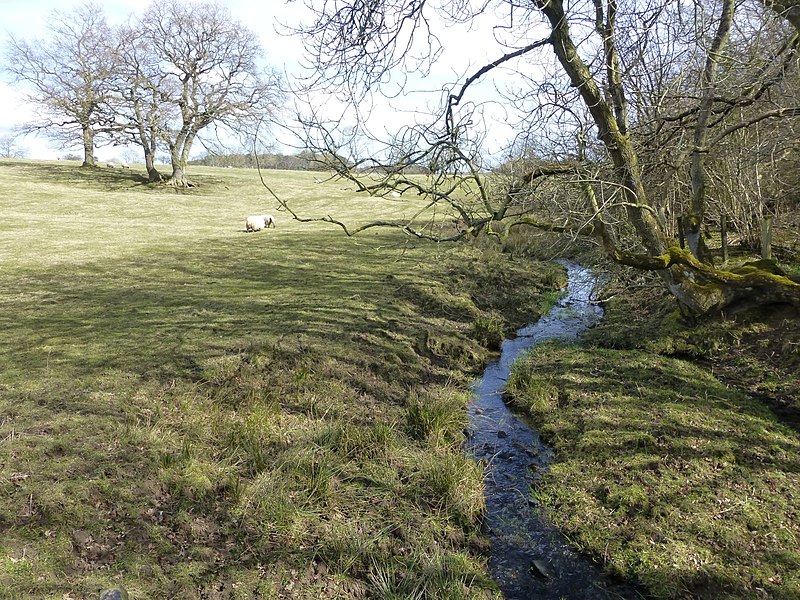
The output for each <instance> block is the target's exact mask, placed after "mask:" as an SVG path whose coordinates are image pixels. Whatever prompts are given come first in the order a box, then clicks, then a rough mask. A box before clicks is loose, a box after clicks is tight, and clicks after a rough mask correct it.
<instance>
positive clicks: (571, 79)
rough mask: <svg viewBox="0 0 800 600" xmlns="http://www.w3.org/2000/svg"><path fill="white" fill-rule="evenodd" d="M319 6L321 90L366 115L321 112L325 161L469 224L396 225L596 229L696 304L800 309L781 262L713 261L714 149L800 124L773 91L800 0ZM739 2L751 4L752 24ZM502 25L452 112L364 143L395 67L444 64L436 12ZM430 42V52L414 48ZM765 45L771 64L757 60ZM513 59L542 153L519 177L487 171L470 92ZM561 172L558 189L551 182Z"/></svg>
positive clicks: (514, 104) (512, 70) (786, 60)
mask: <svg viewBox="0 0 800 600" xmlns="http://www.w3.org/2000/svg"><path fill="white" fill-rule="evenodd" d="M308 5H309V8H310V9H311V10H312V11H314V12H315V16H316V18H315V21H314V22H313V23H312V24H311V25H309V26H308V27H305V28H303V29H302V30H301V32H300V33H302V35H303V36H304V39H305V40H306V47H307V51H308V56H309V57H310V58H311V60H312V61H313V62H314V64H315V67H316V71H315V75H314V76H313V77H312V78H311V79H309V80H308V81H309V84H310V85H311V86H316V88H317V89H330V90H335V91H336V92H338V93H339V95H340V98H341V99H342V100H347V101H350V102H351V104H352V105H353V106H354V108H353V110H352V112H351V113H350V115H356V118H355V121H356V122H355V124H353V122H351V121H352V119H351V120H350V121H348V120H347V118H342V117H334V118H332V119H329V120H327V121H326V120H324V119H322V118H320V117H319V116H318V115H315V114H312V115H311V116H310V117H307V118H305V119H303V121H302V123H303V125H304V131H305V141H306V143H307V144H308V145H309V146H310V147H311V148H313V149H315V150H316V151H317V152H318V153H322V152H323V151H325V152H326V154H325V155H326V156H330V157H339V156H349V159H348V160H332V161H331V163H330V166H331V167H332V168H333V169H334V171H335V172H336V173H337V175H338V176H341V177H345V178H348V179H350V180H351V181H353V182H354V184H355V185H356V186H357V187H358V189H360V190H362V191H364V192H368V193H372V194H386V193H389V191H390V190H396V191H399V192H401V193H405V192H406V191H409V190H413V192H414V193H415V194H421V195H423V196H424V197H426V198H427V199H428V202H429V204H428V206H430V207H438V208H439V209H440V212H439V214H441V213H442V212H446V213H448V214H451V215H452V217H453V219H454V220H455V221H456V225H457V227H456V228H455V229H450V230H447V231H442V230H441V229H440V230H436V231H435V230H434V229H433V228H432V226H431V221H424V222H423V221H421V220H420V219H418V218H417V219H416V221H411V220H408V221H405V222H403V223H393V225H394V226H398V227H402V228H403V229H404V230H406V231H407V232H409V233H411V234H414V235H419V236H421V237H431V238H438V239H457V238H458V237H460V236H462V235H465V234H467V233H481V232H486V233H490V234H494V235H500V236H504V235H507V234H508V232H509V231H511V230H512V229H513V228H515V227H519V226H523V225H525V226H534V227H539V228H542V229H547V230H550V231H558V232H563V233H569V234H571V235H585V236H591V237H592V238H594V239H596V240H598V241H599V243H601V244H602V245H603V247H604V248H605V249H606V251H607V253H608V254H609V256H611V257H612V258H613V259H614V260H616V261H618V262H620V263H623V264H626V265H630V266H632V267H635V268H639V269H648V270H656V271H657V272H658V273H659V274H660V275H661V277H662V279H663V281H664V283H665V285H666V286H667V287H668V288H669V289H670V291H672V293H673V294H674V295H675V296H676V297H677V298H678V299H679V301H680V302H681V303H682V304H683V305H685V306H686V307H688V308H690V309H691V310H693V311H696V312H709V311H714V310H720V309H722V308H725V307H726V306H729V305H731V304H735V303H739V302H751V303H756V304H758V303H768V302H790V303H793V304H795V305H800V285H798V284H797V283H795V282H793V281H792V280H790V279H789V278H787V277H785V276H783V275H782V274H780V273H779V272H778V271H776V270H775V269H768V270H762V269H758V268H751V269H749V270H748V271H749V272H740V271H735V270H724V269H721V268H715V267H714V266H713V265H712V264H710V260H709V256H708V255H707V253H705V252H704V251H703V245H702V236H701V232H702V230H703V228H704V227H707V226H708V219H709V216H708V212H709V211H708V206H709V203H710V202H712V201H714V200H715V199H716V198H715V196H716V189H714V182H713V177H712V175H711V174H710V173H709V170H710V169H709V167H710V165H712V164H713V163H712V162H711V159H712V158H713V157H715V156H716V149H717V148H718V147H721V146H722V143H723V142H724V141H726V140H727V139H729V138H730V136H731V135H733V134H735V133H736V132H737V131H741V130H746V129H748V128H750V127H751V126H753V125H754V124H756V123H762V122H764V123H766V122H769V123H774V122H776V120H777V119H783V120H786V119H795V121H791V122H796V118H797V116H798V115H800V107H798V106H797V105H796V104H794V105H793V104H791V103H790V104H786V103H781V104H778V105H776V104H774V101H775V99H776V95H775V94H773V93H771V92H772V91H774V90H775V89H777V88H778V87H779V86H780V84H781V82H782V81H784V80H785V78H786V77H787V76H788V75H789V74H791V73H792V72H794V71H795V70H796V69H797V46H798V41H797V40H798V37H797V26H798V22H797V18H798V11H800V5H798V4H796V2H795V0H781V1H780V2H771V1H770V0H764V1H763V3H761V4H753V3H749V4H748V3H747V2H742V3H738V4H737V3H735V2H734V1H733V0H719V2H717V3H701V2H695V3H694V4H691V3H690V4H676V3H667V2H663V3H660V2H649V3H648V2H641V1H639V0H627V1H621V0H591V1H590V0H586V1H584V2H580V1H579V2H574V3H570V4H569V5H567V4H566V3H563V2H562V0H532V1H531V2H528V3H524V2H523V3H519V2H509V1H508V0H495V1H490V2H479V3H476V4H472V3H470V2H469V1H466V2H460V3H444V4H441V5H433V4H430V3H427V2H424V1H423V0H381V1H378V2H369V3H361V2H350V1H348V0H328V1H327V2H323V3H322V4H318V3H309V4H308ZM745 9H746V10H745ZM737 11H743V16H742V18H741V19H740V20H738V21H737V19H736V15H737ZM778 19H781V20H784V19H785V20H784V21H782V22H783V25H780V24H779V25H776V26H773V25H774V23H775V22H776V20H778ZM487 20H488V21H490V22H491V23H492V25H493V26H494V32H495V40H496V42H497V55H496V58H495V59H494V60H492V61H490V62H488V63H487V64H485V65H484V66H482V67H480V68H477V69H474V70H472V71H471V72H469V73H467V74H465V75H464V76H463V77H462V78H461V79H460V80H458V81H456V82H454V83H453V84H452V85H451V86H449V87H447V88H445V93H444V94H442V97H443V99H444V102H443V103H442V105H441V109H440V111H439V112H437V113H435V114H433V115H432V117H433V118H432V119H431V120H430V121H429V122H428V123H419V122H418V123H415V124H414V125H411V126H409V127H408V128H407V129H405V130H403V131H402V132H401V134H400V135H396V136H394V137H393V139H391V140H386V141H384V145H383V147H382V151H381V152H372V153H371V155H370V156H369V158H360V157H363V156H364V155H363V154H358V151H357V148H358V147H359V145H362V146H363V144H364V143H365V142H363V141H359V140H358V139H357V138H358V136H359V135H360V134H362V133H364V134H367V137H368V138H369V135H368V131H367V129H366V128H365V126H364V123H363V121H361V120H360V119H358V118H357V116H358V115H360V113H359V110H363V106H364V105H365V104H366V102H365V101H368V100H369V99H370V98H371V97H372V95H374V94H380V93H382V92H385V91H386V90H387V89H389V88H388V86H390V85H391V82H392V81H393V80H392V75H393V74H394V73H395V72H397V71H399V72H400V73H401V77H402V76H406V77H408V76H409V75H410V73H411V72H412V71H413V70H420V69H422V70H425V69H430V68H431V65H432V64H433V62H434V61H435V60H436V57H437V56H438V54H439V52H440V51H441V49H442V47H441V45H440V44H441V42H440V39H439V38H438V37H437V36H436V32H435V31H434V29H433V28H434V24H435V23H437V22H439V23H442V22H443V23H445V24H455V23H469V24H473V25H474V26H475V27H477V25H478V24H479V23H483V22H485V21H487ZM786 20H788V22H789V23H788V24H787V23H786ZM757 24H758V25H757ZM754 31H755V32H757V33H758V35H755V36H754V35H753V33H754ZM761 31H767V32H768V33H769V35H761V33H760V32H761ZM419 38H421V39H422V40H423V43H424V45H425V47H426V49H427V51H424V50H423V51H420V50H419V48H418V47H415V46H413V40H415V39H419ZM759 44H762V45H761V46H759ZM414 50H416V51H414ZM757 53H761V57H762V60H756V59H755V58H754V56H753V55H755V54H757ZM767 56H769V60H763V59H764V58H766V57H767ZM415 57H416V58H415ZM751 59H752V60H751ZM776 59H777V62H776ZM744 66H747V68H746V69H745V68H743V67H744ZM501 70H502V71H503V72H504V73H505V74H506V75H507V76H508V75H509V74H510V75H511V76H513V78H514V83H513V84H510V85H507V86H506V88H505V89H501V88H500V87H499V86H498V89H497V94H498V97H500V98H501V99H502V100H504V101H505V107H504V108H505V109H506V111H507V112H506V114H507V115H509V114H512V115H516V118H517V136H516V139H515V140H514V142H513V148H514V150H515V151H517V152H519V150H520V149H522V155H524V156H528V157H529V158H528V159H527V160H524V161H520V162H519V163H517V167H516V168H513V169H510V170H508V171H507V172H506V173H505V176H504V177H498V176H491V177H487V176H486V170H487V163H486V162H485V159H484V158H483V154H482V151H481V150H482V144H483V141H484V139H485V136H486V131H487V128H486V127H484V129H481V128H480V125H481V124H482V123H484V122H485V121H484V120H483V119H482V114H483V106H482V105H481V103H480V102H478V101H475V100H470V98H471V94H472V95H473V96H474V92H475V88H476V86H477V84H478V83H479V82H480V81H482V80H485V79H487V78H488V77H490V76H491V75H492V74H493V73H496V72H499V71H501ZM754 82H755V83H754ZM395 93H396V92H395ZM767 100H768V102H767ZM770 102H771V103H773V105H772V106H770V105H769V103H770ZM343 125H345V126H346V127H343ZM487 127H488V126H487ZM378 141H379V139H378V138H377V137H375V136H373V137H371V138H369V141H368V142H367V143H369V144H371V145H372V147H373V148H375V147H376V144H377V143H378ZM376 156H379V157H381V158H376ZM516 156H519V154H517V155H516ZM420 165H426V166H429V167H430V166H432V167H433V169H432V176H431V177H428V178H420V177H410V176H408V173H409V172H410V170H411V169H412V167H413V166H420ZM552 178H557V179H558V181H559V182H560V183H559V184H558V185H557V186H552V185H545V182H546V181H548V180H549V179H552ZM555 188H558V190H557V192H556V193H555V194H554V193H553V190H554V189H555ZM668 188H671V190H672V194H673V205H672V208H673V210H675V209H679V210H680V212H683V213H685V214H684V216H685V219H684V223H686V224H687V228H686V233H688V234H689V235H688V237H689V241H690V246H691V248H692V251H691V252H690V251H685V250H683V249H681V248H680V247H678V244H677V242H676V240H675V239H674V238H673V237H672V235H671V234H672V229H671V227H670V225H669V224H668V222H667V219H666V215H667V210H666V209H667V208H669V207H668V206H665V203H664V198H665V197H666V196H667V194H666V193H665V192H666V190H667V189H668ZM565 189H569V190H571V193H570V194H569V195H567V194H564V190H565ZM465 190H468V193H465ZM709 190H713V191H714V194H713V195H712V194H710V193H709ZM545 192H546V194H545V196H547V198H550V199H553V198H557V199H558V200H559V202H558V203H552V202H551V203H550V206H548V207H546V209H547V210H545V207H543V205H542V203H541V202H540V199H541V195H542V194H543V193H545ZM442 208H446V210H445V211H442V210H441V209H442ZM553 217H557V218H555V219H554V218H553ZM323 220H328V221H331V222H336V221H335V220H334V219H332V218H330V217H324V218H323ZM342 225H343V224H342ZM374 225H376V224H368V225H366V226H362V227H361V228H359V229H363V228H364V227H370V226H374ZM426 228H427V229H426ZM348 231H349V230H348ZM349 232H350V233H352V231H349Z"/></svg>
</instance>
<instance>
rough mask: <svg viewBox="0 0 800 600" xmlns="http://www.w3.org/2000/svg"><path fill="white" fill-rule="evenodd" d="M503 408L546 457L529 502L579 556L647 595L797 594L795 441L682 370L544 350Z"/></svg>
mask: <svg viewBox="0 0 800 600" xmlns="http://www.w3.org/2000/svg"><path fill="white" fill-rule="evenodd" d="M509 391H510V393H511V397H512V398H513V402H514V403H516V404H518V405H519V406H520V407H522V408H524V409H526V410H527V411H528V412H530V414H531V415H532V416H533V417H534V418H535V420H536V422H537V423H538V425H539V427H540V430H541V432H542V433H543V435H544V436H545V438H546V439H547V440H548V442H549V443H551V444H552V445H553V447H554V449H555V454H556V461H555V463H554V464H553V465H552V467H551V468H550V470H549V471H548V472H547V473H546V474H544V476H543V477H542V479H541V481H540V482H539V483H538V485H537V488H536V491H535V495H536V496H537V498H538V499H539V501H540V502H541V504H542V505H543V506H544V507H545V510H546V513H547V515H548V516H549V517H550V518H551V519H552V520H553V521H554V522H555V523H556V524H557V525H558V526H559V527H560V528H562V529H563V530H564V531H565V532H566V533H567V535H568V536H569V537H570V539H571V540H572V541H573V542H574V543H576V544H577V545H578V547H580V548H581V549H582V550H584V551H586V552H588V553H590V554H591V555H593V556H594V557H596V558H597V559H598V560H599V561H601V562H602V563H604V564H605V565H606V566H607V567H608V568H609V569H611V570H612V571H613V572H615V573H617V574H619V575H621V576H623V577H627V578H632V579H635V580H638V581H641V582H642V583H643V584H644V585H645V586H646V587H647V589H648V590H649V591H650V593H652V595H653V596H654V597H655V598H775V599H786V600H788V599H790V598H797V597H800V577H798V573H800V568H799V567H800V550H798V548H800V543H799V542H800V521H798V519H797V498H798V491H800V437H798V435H797V432H796V431H794V430H792V429H790V428H789V427H787V426H786V425H784V424H782V423H781V422H779V421H778V420H777V419H776V417H775V416H774V415H773V414H772V413H771V412H770V411H769V410H768V409H767V408H765V406H764V405H763V404H762V403H760V402H758V401H756V400H753V399H750V398H748V397H746V396H745V395H743V394H742V393H741V392H738V391H736V390H734V389H731V388H728V387H726V386H725V385H723V384H721V383H720V382H718V381H717V380H716V379H714V378H713V377H712V376H711V375H710V374H709V373H708V372H707V371H704V370H703V369H701V368H698V367H697V366H694V365H692V364H690V363H688V362H685V361H682V360H678V359H673V358H666V357H663V356H658V355H655V354H652V353H649V352H645V351H641V350H614V349H602V348H598V347H586V348H581V347H577V346H569V345H562V344H558V343H550V344H547V345H545V346H542V347H537V348H536V349H535V350H534V351H533V352H531V354H530V355H529V357H528V358H526V359H525V361H524V362H521V363H518V364H517V367H516V368H515V370H514V373H513V376H512V378H511V381H510V382H509Z"/></svg>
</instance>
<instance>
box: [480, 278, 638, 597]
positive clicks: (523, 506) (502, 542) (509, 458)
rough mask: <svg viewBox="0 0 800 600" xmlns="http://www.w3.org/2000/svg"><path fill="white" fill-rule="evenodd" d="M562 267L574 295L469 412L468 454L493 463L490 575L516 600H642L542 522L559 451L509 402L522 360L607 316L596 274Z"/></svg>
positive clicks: (526, 338)
mask: <svg viewBox="0 0 800 600" xmlns="http://www.w3.org/2000/svg"><path fill="white" fill-rule="evenodd" d="M562 264H563V265H564V266H565V267H566V268H567V271H568V276H569V283H568V287H567V294H566V296H565V297H564V298H563V299H562V300H561V301H560V302H559V303H558V305H556V306H555V307H554V308H553V310H551V311H550V313H549V314H547V315H546V316H544V317H542V318H541V319H540V320H539V321H538V322H536V323H535V324H533V325H530V326H528V327H524V328H522V329H520V330H519V331H518V332H517V337H516V338H514V339H511V340H506V341H504V342H503V347H502V352H501V355H500V359H499V360H498V361H497V362H493V363H491V364H490V365H489V366H488V367H487V368H486V371H485V373H484V376H483V379H482V380H481V381H480V383H479V384H477V385H476V387H475V389H474V393H473V395H474V400H473V403H472V405H471V406H470V409H469V430H470V432H471V437H470V439H469V440H468V442H467V452H468V453H469V454H470V455H471V456H473V457H475V458H476V459H477V460H485V461H486V462H487V463H488V473H487V479H486V487H485V492H484V493H485V496H486V508H487V515H486V523H485V527H486V530H487V533H488V535H489V537H490V539H491V541H492V555H491V558H490V560H489V568H490V571H491V574H492V576H493V577H494V579H495V580H496V581H497V583H498V585H499V586H500V589H501V590H502V591H503V594H504V595H505V597H506V598H508V599H509V600H534V599H536V600H538V599H541V600H561V599H565V600H593V599H606V598H615V599H619V598H630V599H635V598H641V595H640V594H637V593H636V592H635V591H634V590H632V589H630V588H629V587H627V586H624V585H621V584H619V583H615V582H613V581H611V580H610V579H609V578H608V577H606V576H605V575H604V574H603V573H602V572H601V571H600V569H599V568H598V567H597V566H595V565H594V564H593V563H592V562H591V561H589V560H588V559H587V558H586V557H584V556H582V555H580V554H578V553H577V552H575V551H574V550H572V549H571V548H570V547H569V545H568V544H567V542H566V540H565V539H564V537H563V536H562V535H561V534H560V533H559V531H558V530H557V529H555V528H554V527H552V526H551V525H549V524H547V523H546V522H545V521H544V520H543V519H542V518H541V516H540V513H539V509H538V508H537V507H536V505H535V502H534V501H533V500H532V499H531V496H530V489H531V487H532V486H533V485H534V484H535V481H536V479H537V475H536V474H537V473H539V472H541V471H542V470H543V469H545V468H546V467H547V465H548V464H549V463H550V462H551V461H552V459H553V452H552V450H551V449H550V448H548V447H547V446H546V445H544V444H543V443H542V441H541V440H540V439H539V435H538V433H536V431H534V430H533V429H532V428H531V427H530V425H528V424H527V423H526V422H525V420H524V418H523V417H521V416H518V415H516V414H514V413H512V412H511V411H510V410H509V408H508V407H507V406H506V404H505V403H504V402H503V397H502V394H503V387H504V386H505V383H506V380H507V379H508V375H509V370H510V368H511V365H512V364H513V363H514V361H515V360H516V359H517V358H519V356H520V355H521V354H522V353H524V352H525V351H526V350H527V349H529V348H531V347H532V346H534V345H536V344H537V343H539V342H541V341H544V340H549V339H553V338H557V339H566V340H574V339H577V338H578V337H579V336H580V335H581V333H583V332H584V331H585V330H586V329H588V328H589V327H591V326H592V325H593V324H595V323H596V322H597V321H598V320H599V319H600V317H601V316H602V309H601V308H600V307H598V306H596V305H594V304H592V303H591V302H590V299H591V295H592V292H593V290H594V287H595V284H596V279H595V278H594V276H593V275H592V273H591V271H590V270H589V269H587V268H585V267H582V266H580V265H578V264H576V263H573V262H562Z"/></svg>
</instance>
